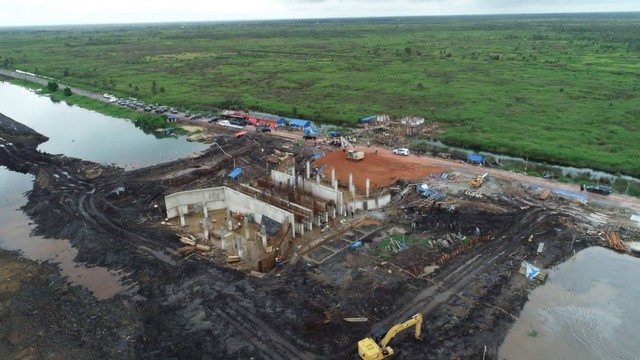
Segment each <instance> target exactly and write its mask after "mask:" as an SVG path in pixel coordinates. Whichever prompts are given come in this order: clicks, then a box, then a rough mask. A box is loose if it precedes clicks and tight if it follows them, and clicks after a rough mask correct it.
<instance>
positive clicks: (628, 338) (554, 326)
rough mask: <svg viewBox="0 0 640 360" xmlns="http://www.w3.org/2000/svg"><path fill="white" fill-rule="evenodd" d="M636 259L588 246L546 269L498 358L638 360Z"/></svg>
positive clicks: (639, 295) (639, 270)
mask: <svg viewBox="0 0 640 360" xmlns="http://www.w3.org/2000/svg"><path fill="white" fill-rule="evenodd" d="M638 273H640V259H637V258H634V257H631V256H628V255H621V254H617V253H615V252H613V251H611V250H607V249H604V248H599V247H594V248H589V249H586V250H583V251H581V252H579V253H578V254H577V255H576V256H574V257H573V258H571V259H570V260H568V261H567V262H565V263H564V264H561V265H560V266H558V267H557V268H555V269H552V270H551V271H550V272H549V280H547V283H546V284H545V285H544V286H540V287H538V288H537V289H535V290H534V291H533V292H532V294H531V295H530V297H529V302H527V304H526V305H525V307H524V309H523V311H522V313H521V314H520V318H519V319H518V321H516V323H515V324H514V326H513V328H512V329H511V331H510V332H509V334H508V335H507V338H506V339H505V341H504V343H503V344H502V347H501V348H500V356H499V358H500V359H505V360H516V359H581V360H600V359H630V360H631V359H640V355H638V354H639V351H638V341H637V338H638V336H637V334H638V333H639V332H640V312H638V308H637V306H638V301H639V300H640V282H638V278H637V274H638Z"/></svg>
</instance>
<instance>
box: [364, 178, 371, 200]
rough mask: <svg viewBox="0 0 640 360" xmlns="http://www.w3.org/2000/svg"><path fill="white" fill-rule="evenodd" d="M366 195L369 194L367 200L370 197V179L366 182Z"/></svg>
mask: <svg viewBox="0 0 640 360" xmlns="http://www.w3.org/2000/svg"><path fill="white" fill-rule="evenodd" d="M366 184H367V185H366V192H365V193H366V194H367V198H368V197H369V185H371V181H370V180H369V178H367V182H366Z"/></svg>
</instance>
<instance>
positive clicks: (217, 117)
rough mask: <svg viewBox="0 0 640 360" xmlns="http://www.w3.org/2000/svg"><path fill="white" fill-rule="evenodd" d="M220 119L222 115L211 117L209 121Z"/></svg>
mask: <svg viewBox="0 0 640 360" xmlns="http://www.w3.org/2000/svg"><path fill="white" fill-rule="evenodd" d="M218 120H220V116H214V117H212V118H211V119H209V122H210V123H212V122H216V121H218Z"/></svg>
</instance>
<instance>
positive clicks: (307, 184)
mask: <svg viewBox="0 0 640 360" xmlns="http://www.w3.org/2000/svg"><path fill="white" fill-rule="evenodd" d="M331 174H332V177H333V180H332V182H333V183H334V184H335V187H336V188H337V185H338V180H336V179H335V170H332V171H331ZM271 180H272V181H273V182H274V183H276V184H277V183H280V182H282V183H284V184H286V183H287V182H289V183H293V184H295V183H296V181H295V178H294V177H293V176H291V175H289V174H285V173H283V172H280V171H276V170H271ZM298 185H299V186H301V187H302V190H304V191H306V192H308V193H310V194H311V195H313V196H315V197H317V198H320V199H323V200H327V201H333V202H334V203H335V204H336V210H335V211H336V212H337V213H338V214H342V211H343V209H342V203H343V200H342V192H340V191H338V190H337V189H332V188H330V187H328V186H324V185H321V184H319V183H318V182H314V181H304V182H303V181H302V179H300V180H299V181H298ZM329 216H331V217H335V214H330V215H329Z"/></svg>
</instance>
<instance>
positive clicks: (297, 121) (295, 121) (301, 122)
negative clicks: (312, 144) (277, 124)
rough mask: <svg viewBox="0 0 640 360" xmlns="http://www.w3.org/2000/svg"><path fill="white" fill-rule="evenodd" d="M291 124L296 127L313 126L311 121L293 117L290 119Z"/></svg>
mask: <svg viewBox="0 0 640 360" xmlns="http://www.w3.org/2000/svg"><path fill="white" fill-rule="evenodd" d="M289 126H291V127H295V128H306V127H310V126H311V121H309V120H301V119H291V120H289Z"/></svg>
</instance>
